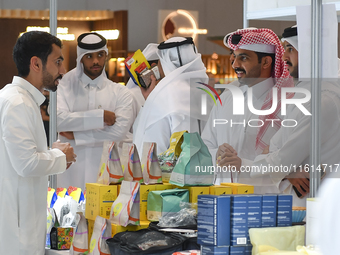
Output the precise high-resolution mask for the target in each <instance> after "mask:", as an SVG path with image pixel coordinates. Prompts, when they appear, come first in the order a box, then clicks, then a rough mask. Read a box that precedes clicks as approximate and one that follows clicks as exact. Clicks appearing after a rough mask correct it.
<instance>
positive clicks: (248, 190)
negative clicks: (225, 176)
mask: <svg viewBox="0 0 340 255" xmlns="http://www.w3.org/2000/svg"><path fill="white" fill-rule="evenodd" d="M221 185H222V186H227V187H231V188H232V192H233V194H254V186H252V185H248V184H242V183H221Z"/></svg>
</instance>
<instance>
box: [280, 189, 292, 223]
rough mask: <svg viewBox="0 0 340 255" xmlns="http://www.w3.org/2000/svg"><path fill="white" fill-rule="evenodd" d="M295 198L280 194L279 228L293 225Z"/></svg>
mask: <svg viewBox="0 0 340 255" xmlns="http://www.w3.org/2000/svg"><path fill="white" fill-rule="evenodd" d="M292 206H293V196H292V195H286V194H279V195H278V196H277V226H278V227H286V226H291V225H292V217H293V215H292V214H293V213H292Z"/></svg>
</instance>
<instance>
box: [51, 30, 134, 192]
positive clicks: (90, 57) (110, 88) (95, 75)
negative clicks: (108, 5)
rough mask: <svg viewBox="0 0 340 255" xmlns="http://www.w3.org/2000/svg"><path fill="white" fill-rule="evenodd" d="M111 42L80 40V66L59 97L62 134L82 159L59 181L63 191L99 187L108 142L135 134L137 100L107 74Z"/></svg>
mask: <svg viewBox="0 0 340 255" xmlns="http://www.w3.org/2000/svg"><path fill="white" fill-rule="evenodd" d="M107 55H108V49H107V46H106V39H105V38H104V37H103V36H101V35H99V34H97V33H84V34H82V35H80V36H79V37H78V46H77V66H76V68H74V69H73V70H71V71H69V72H68V73H67V74H65V76H64V78H63V80H62V82H60V85H59V89H58V97H57V103H58V104H57V122H58V125H57V131H58V132H59V139H60V140H61V141H68V142H70V143H71V145H72V146H74V150H75V152H76V153H77V155H78V158H77V164H74V165H72V166H71V167H70V169H72V171H68V172H67V173H64V174H62V175H60V176H58V182H57V183H58V187H64V188H68V187H69V186H76V187H80V188H82V189H84V188H85V183H90V182H96V179H97V173H98V169H99V164H100V158H101V154H102V151H103V142H104V141H106V140H108V141H114V142H119V141H122V140H124V139H126V138H127V134H128V131H129V129H130V128H131V125H132V122H133V117H132V96H131V94H130V92H129V90H128V89H127V88H126V87H125V86H123V85H121V84H118V83H114V82H112V81H110V80H109V79H108V78H107V77H106V74H105V70H104V67H105V60H106V58H107Z"/></svg>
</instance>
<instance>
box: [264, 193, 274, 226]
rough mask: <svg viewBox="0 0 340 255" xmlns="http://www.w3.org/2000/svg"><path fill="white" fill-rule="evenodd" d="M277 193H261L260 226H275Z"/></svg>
mask: <svg viewBox="0 0 340 255" xmlns="http://www.w3.org/2000/svg"><path fill="white" fill-rule="evenodd" d="M276 219H277V195H273V194H265V195H262V227H263V228H264V227H276Z"/></svg>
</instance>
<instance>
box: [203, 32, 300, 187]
mask: <svg viewBox="0 0 340 255" xmlns="http://www.w3.org/2000/svg"><path fill="white" fill-rule="evenodd" d="M224 44H225V45H226V46H227V47H228V48H230V49H231V50H233V59H232V62H233V63H232V65H233V68H234V70H235V72H236V74H237V77H238V80H239V83H240V84H241V87H240V89H241V90H242V91H243V93H244V98H245V110H246V112H245V114H244V116H241V117H238V116H235V115H233V113H232V110H230V109H232V107H231V106H232V103H233V101H232V96H231V95H230V94H231V93H229V92H228V91H226V92H225V93H224V94H223V95H222V96H221V99H222V101H223V106H222V107H220V109H217V107H216V109H213V111H212V113H211V116H210V119H209V120H212V119H214V118H215V119H227V120H228V121H229V122H230V121H233V122H235V124H238V125H220V126H221V127H218V126H216V127H211V125H209V121H208V123H207V125H206V128H205V130H204V131H203V133H202V138H203V140H204V142H205V143H206V144H207V146H208V148H209V151H210V153H211V154H212V156H213V158H214V159H216V162H217V164H218V165H219V166H221V167H223V166H228V165H235V166H236V167H237V168H239V167H240V166H241V163H242V161H243V160H253V159H254V158H255V157H256V156H257V155H259V154H260V153H262V151H263V150H264V149H265V148H267V146H268V145H269V141H270V139H271V137H272V136H273V135H274V134H275V133H276V132H277V130H278V129H279V128H280V127H281V120H282V118H281V116H280V113H281V107H280V106H281V100H280V99H281V98H280V96H281V87H293V86H294V83H293V79H292V78H291V77H290V75H289V72H288V70H287V67H286V66H285V63H284V61H283V60H282V56H283V53H284V49H283V47H282V45H281V42H280V39H279V38H278V37H277V36H276V34H275V33H274V32H273V31H271V30H270V29H265V28H261V29H253V28H248V29H241V30H237V31H235V32H233V33H230V34H228V35H226V36H225V38H224ZM242 85H245V86H242ZM273 87H275V88H277V92H278V93H277V96H278V98H277V99H278V100H277V105H276V106H273V107H272V103H273V91H272V88H273ZM250 89H251V90H252V92H253V95H254V96H253V100H252V102H249V103H250V104H252V105H253V107H254V108H255V109H258V110H268V109H271V108H276V110H275V111H274V112H273V113H271V114H269V115H260V116H257V115H254V114H252V113H251V112H250V111H249V109H248V100H247V96H246V94H248V95H250V93H249V90H250ZM290 96H292V95H287V97H290ZM229 108H230V109H229ZM266 120H275V121H266ZM240 121H241V122H242V121H244V122H245V125H239V123H238V122H240ZM249 121H251V123H250V125H248V123H249ZM236 122H237V123H236ZM222 126H223V127H222ZM231 177H232V176H231ZM220 181H221V182H222V181H228V175H227V174H223V175H222V174H221V178H220V180H218V179H217V182H216V183H217V184H218V183H219V182H220ZM231 181H233V178H232V180H231Z"/></svg>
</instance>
